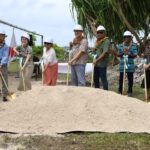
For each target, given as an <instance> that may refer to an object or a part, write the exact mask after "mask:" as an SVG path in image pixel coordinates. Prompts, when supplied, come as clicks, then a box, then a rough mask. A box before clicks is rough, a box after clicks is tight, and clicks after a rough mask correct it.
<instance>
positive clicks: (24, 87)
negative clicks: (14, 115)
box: [21, 71, 26, 91]
mask: <svg viewBox="0 0 150 150" xmlns="http://www.w3.org/2000/svg"><path fill="white" fill-rule="evenodd" d="M21 75H22V82H23V89H24V91H26V86H25V82H24V74H23V71H21Z"/></svg>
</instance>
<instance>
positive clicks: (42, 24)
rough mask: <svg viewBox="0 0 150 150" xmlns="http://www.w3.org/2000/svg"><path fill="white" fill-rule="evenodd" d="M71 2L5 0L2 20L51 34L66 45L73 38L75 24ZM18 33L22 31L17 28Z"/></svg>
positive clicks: (46, 34)
mask: <svg viewBox="0 0 150 150" xmlns="http://www.w3.org/2000/svg"><path fill="white" fill-rule="evenodd" d="M69 3H70V0H55V1H54V0H5V1H2V2H1V5H0V20H4V21H7V22H10V23H12V24H15V25H17V26H20V27H23V28H26V29H28V30H32V31H36V32H37V33H41V34H43V35H44V36H51V37H53V38H54V40H55V41H56V43H57V44H59V45H62V46H64V45H67V44H68V42H69V41H70V40H71V39H72V38H73V32H72V28H73V26H74V24H75V23H74V21H73V19H72V16H71V14H70V8H69ZM6 29H7V31H8V32H10V30H11V29H9V30H8V27H6ZM16 33H17V34H18V35H19V34H21V31H18V30H16ZM8 34H10V35H11V32H10V33H8ZM18 35H17V36H18ZM8 39H9V38H8Z"/></svg>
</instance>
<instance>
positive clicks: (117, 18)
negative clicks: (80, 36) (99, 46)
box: [71, 0, 150, 43]
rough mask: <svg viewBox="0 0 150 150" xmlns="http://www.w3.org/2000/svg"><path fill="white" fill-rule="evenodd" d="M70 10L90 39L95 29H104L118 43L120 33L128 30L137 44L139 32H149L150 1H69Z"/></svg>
mask: <svg viewBox="0 0 150 150" xmlns="http://www.w3.org/2000/svg"><path fill="white" fill-rule="evenodd" d="M71 10H72V13H73V14H75V13H76V15H74V17H75V16H76V19H77V21H78V23H79V24H81V25H83V27H84V29H85V33H86V34H87V35H90V37H92V36H93V35H95V34H96V27H97V25H99V24H102V25H104V26H105V27H106V29H107V33H108V35H109V37H111V38H112V39H113V40H115V41H117V42H120V41H121V39H122V32H124V31H125V30H130V31H131V32H132V33H133V34H134V36H135V37H136V39H137V41H138V42H139V43H142V39H141V38H140V37H139V31H143V32H144V34H145V37H147V35H148V33H149V31H150V0H71Z"/></svg>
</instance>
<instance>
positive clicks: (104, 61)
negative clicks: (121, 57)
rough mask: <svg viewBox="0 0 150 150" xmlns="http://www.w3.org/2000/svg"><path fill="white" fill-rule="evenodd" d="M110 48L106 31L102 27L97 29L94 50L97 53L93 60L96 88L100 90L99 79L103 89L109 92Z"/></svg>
mask: <svg viewBox="0 0 150 150" xmlns="http://www.w3.org/2000/svg"><path fill="white" fill-rule="evenodd" d="M109 48H110V41H109V39H108V37H106V30H105V28H104V27H103V26H102V25H100V26H98V28H97V40H96V43H95V47H94V50H93V51H94V52H95V53H96V58H95V59H94V60H93V65H94V85H95V88H100V82H99V79H101V81H102V85H103V89H104V90H108V80H107V65H108V61H109V57H108V56H109Z"/></svg>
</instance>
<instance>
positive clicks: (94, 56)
mask: <svg viewBox="0 0 150 150" xmlns="http://www.w3.org/2000/svg"><path fill="white" fill-rule="evenodd" d="M96 56H97V55H93V61H94V60H95V59H96ZM93 78H94V64H93V63H92V77H91V87H93Z"/></svg>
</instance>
